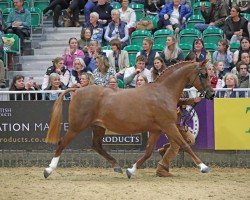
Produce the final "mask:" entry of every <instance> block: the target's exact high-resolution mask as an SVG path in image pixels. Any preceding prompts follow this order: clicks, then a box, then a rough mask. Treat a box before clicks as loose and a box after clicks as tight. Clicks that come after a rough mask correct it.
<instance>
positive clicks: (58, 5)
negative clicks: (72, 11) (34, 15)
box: [43, 0, 71, 27]
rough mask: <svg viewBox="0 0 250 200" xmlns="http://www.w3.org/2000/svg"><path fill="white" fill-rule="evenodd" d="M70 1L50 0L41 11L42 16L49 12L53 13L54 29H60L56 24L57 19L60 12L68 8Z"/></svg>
mask: <svg viewBox="0 0 250 200" xmlns="http://www.w3.org/2000/svg"><path fill="white" fill-rule="evenodd" d="M70 1H71V0H52V1H50V4H49V5H48V6H47V7H46V8H45V9H44V10H43V14H46V13H47V12H48V11H49V10H52V11H53V24H54V26H55V27H60V26H61V25H60V24H59V23H58V20H59V17H60V15H61V14H62V10H63V9H66V8H68V6H69V3H70Z"/></svg>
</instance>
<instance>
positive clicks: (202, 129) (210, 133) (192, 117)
mask: <svg viewBox="0 0 250 200" xmlns="http://www.w3.org/2000/svg"><path fill="white" fill-rule="evenodd" d="M213 110H214V108H213V101H209V100H206V99H203V100H202V101H201V102H200V103H198V104H197V105H196V106H195V108H194V109H192V107H191V106H186V111H185V112H184V115H186V116H187V117H186V118H187V119H188V121H187V124H188V126H189V130H190V131H191V132H193V133H194V135H195V137H196V139H195V140H196V142H195V145H194V147H193V148H195V149H214V116H213V115H214V113H213ZM166 142H168V141H167V139H166V137H165V135H163V134H162V135H161V137H160V139H159V141H158V142H157V145H156V148H157V149H158V148H160V147H162V146H163V145H164V144H166Z"/></svg>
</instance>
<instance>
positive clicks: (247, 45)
mask: <svg viewBox="0 0 250 200" xmlns="http://www.w3.org/2000/svg"><path fill="white" fill-rule="evenodd" d="M242 51H248V52H250V39H249V38H247V37H243V38H242V39H241V40H240V48H239V50H236V51H235V52H234V56H233V61H234V64H236V63H237V62H238V61H239V58H241V53H242Z"/></svg>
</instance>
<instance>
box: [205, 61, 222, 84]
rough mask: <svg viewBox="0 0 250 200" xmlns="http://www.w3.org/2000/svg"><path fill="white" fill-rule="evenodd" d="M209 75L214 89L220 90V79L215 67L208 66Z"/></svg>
mask: <svg viewBox="0 0 250 200" xmlns="http://www.w3.org/2000/svg"><path fill="white" fill-rule="evenodd" d="M206 68H207V75H208V77H209V79H210V83H211V86H212V88H219V84H220V81H219V78H218V77H217V76H216V75H215V69H214V66H213V65H212V64H209V65H207V67H206Z"/></svg>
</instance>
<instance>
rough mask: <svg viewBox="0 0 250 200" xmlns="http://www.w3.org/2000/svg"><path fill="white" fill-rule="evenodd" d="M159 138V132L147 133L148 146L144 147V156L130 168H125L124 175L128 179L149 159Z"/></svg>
mask: <svg viewBox="0 0 250 200" xmlns="http://www.w3.org/2000/svg"><path fill="white" fill-rule="evenodd" d="M159 137H160V132H151V133H149V138H148V144H147V146H146V152H145V154H144V155H143V156H142V157H141V158H139V160H137V161H136V163H135V164H134V165H133V167H132V168H127V170H126V173H127V176H128V178H131V176H132V174H134V173H135V171H136V169H139V168H140V167H141V166H142V165H143V163H144V162H145V161H146V160H147V159H149V158H150V156H151V155H152V152H153V150H154V147H155V144H156V142H157V140H158V139H159Z"/></svg>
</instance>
